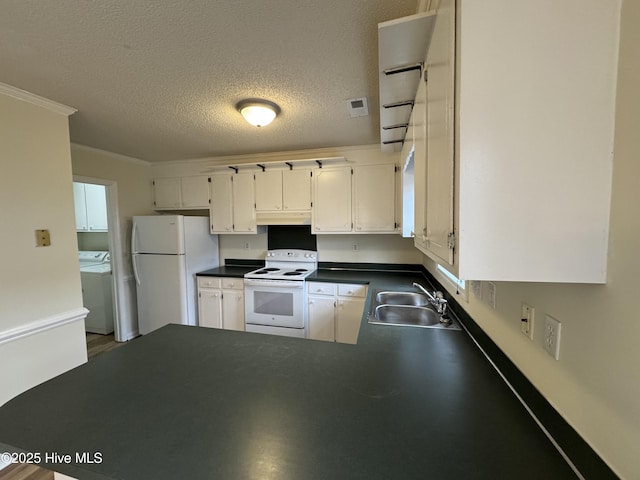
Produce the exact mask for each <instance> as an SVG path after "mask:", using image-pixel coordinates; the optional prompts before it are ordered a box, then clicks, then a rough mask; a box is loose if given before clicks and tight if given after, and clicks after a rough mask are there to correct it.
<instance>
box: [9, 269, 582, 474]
mask: <svg viewBox="0 0 640 480" xmlns="http://www.w3.org/2000/svg"><path fill="white" fill-rule="evenodd" d="M331 275H333V276H331ZM361 275H362V276H361ZM365 275H368V277H367V278H369V280H370V282H371V285H370V286H371V289H370V291H373V290H374V289H377V288H389V287H391V288H409V287H410V285H411V283H412V282H413V281H415V280H421V281H422V282H423V283H424V281H425V280H424V277H422V276H421V274H420V273H419V272H415V273H405V274H403V273H392V272H385V273H381V274H375V275H373V274H371V273H370V272H367V273H363V272H355V273H354V272H345V271H341V272H340V273H336V272H335V271H333V272H332V273H329V274H326V275H325V273H323V272H322V271H320V272H318V277H319V278H315V279H313V280H316V279H317V280H320V281H323V280H324V281H344V282H350V283H352V282H357V281H358V280H361V281H364V280H365V277H364V276H365ZM329 278H330V279H329ZM309 280H312V279H311V278H310V279H309ZM369 302H370V300H367V304H366V306H365V310H367V309H368V307H369ZM0 426H1V427H0V442H2V443H0V451H2V450H3V449H6V450H9V451H16V450H17V449H23V450H29V451H31V452H58V453H70V454H75V452H96V451H98V452H101V453H102V458H103V462H102V463H101V464H92V465H59V466H57V467H51V466H50V467H49V468H52V469H57V470H59V471H61V472H63V473H66V474H68V475H71V476H75V477H78V478H81V479H85V478H86V479H90V480H91V479H104V478H113V479H122V480H125V479H135V480H140V479H152V478H153V479H165V478H166V479H169V478H171V479H173V478H189V479H195V480H198V479H225V480H227V479H231V480H232V479H268V478H277V479H283V480H286V479H292V480H298V479H305V480H310V479H367V480H372V479H384V480H388V479H425V478H428V479H438V480H440V479H456V480H459V479H465V480H466V479H492V480H493V479H496V478H500V479H502V478H505V479H511V478H514V479H516V478H517V479H519V480H520V479H536V480H537V479H540V478H544V479H563V480H564V479H568V478H576V477H575V475H574V474H573V472H572V470H571V469H570V467H569V466H568V464H567V463H566V462H565V461H564V460H563V458H562V457H561V456H560V454H559V453H558V452H557V451H556V450H555V448H554V447H553V446H552V444H551V443H550V442H549V440H548V439H547V438H546V436H545V435H544V434H543V433H542V431H541V430H540V428H538V426H537V425H536V424H535V422H534V420H533V419H532V418H531V417H530V416H529V415H528V414H527V413H526V411H525V409H524V407H523V406H522V405H521V404H520V403H519V401H518V400H517V399H516V397H515V396H514V395H513V393H512V392H511V390H510V389H509V388H508V386H507V385H506V384H505V383H504V382H503V381H502V379H501V378H500V377H499V375H498V374H497V373H496V371H495V370H494V369H493V368H492V367H491V365H490V364H489V362H488V361H487V359H486V358H485V357H484V356H483V355H482V353H481V352H480V351H479V350H478V349H477V348H476V347H475V345H474V344H473V342H472V340H471V339H470V338H469V337H468V336H467V334H466V333H464V332H463V331H451V330H438V329H420V328H412V327H391V326H385V325H370V324H368V323H366V315H365V316H363V323H362V326H361V330H360V335H359V338H358V344H357V345H347V344H338V343H331V342H321V341H314V340H304V339H295V338H287V337H276V336H271V335H260V334H252V333H245V332H233V331H227V330H217V329H206V328H198V327H187V326H179V325H167V326H165V327H163V328H161V329H160V330H157V331H155V332H152V333H151V334H149V335H146V336H144V337H142V338H139V339H137V340H134V341H133V342H131V343H130V344H128V345H125V346H123V347H121V348H118V349H115V350H113V351H111V352H109V353H106V354H103V355H101V356H99V357H97V358H95V359H94V360H92V361H91V362H90V363H88V364H85V365H82V366H80V367H78V368H76V369H74V370H72V371H70V372H68V373H66V374H63V375H61V376H58V377H56V378H54V379H52V380H50V381H48V382H45V383H44V384H42V385H40V386H38V387H36V388H34V389H31V390H29V391H28V392H25V393H24V394H22V395H20V396H18V397H16V398H15V399H13V400H11V401H10V402H8V403H6V404H5V405H4V406H2V407H0Z"/></svg>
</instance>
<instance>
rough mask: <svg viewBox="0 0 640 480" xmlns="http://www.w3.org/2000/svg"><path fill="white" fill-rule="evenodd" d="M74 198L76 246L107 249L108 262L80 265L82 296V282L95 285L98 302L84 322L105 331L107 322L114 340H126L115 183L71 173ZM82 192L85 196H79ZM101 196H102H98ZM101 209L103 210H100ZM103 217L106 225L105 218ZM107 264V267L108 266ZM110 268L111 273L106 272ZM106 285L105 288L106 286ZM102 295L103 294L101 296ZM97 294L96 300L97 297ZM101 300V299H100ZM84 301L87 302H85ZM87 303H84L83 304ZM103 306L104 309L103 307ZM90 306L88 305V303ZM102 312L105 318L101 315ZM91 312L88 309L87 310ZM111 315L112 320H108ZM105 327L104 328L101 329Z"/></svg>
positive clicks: (97, 250) (80, 248)
mask: <svg viewBox="0 0 640 480" xmlns="http://www.w3.org/2000/svg"><path fill="white" fill-rule="evenodd" d="M73 182H74V198H75V208H76V231H77V234H78V249H79V250H82V251H96V252H104V251H107V252H109V255H108V259H107V260H108V262H109V264H108V265H107V264H106V262H105V261H104V260H103V261H102V262H101V263H102V267H100V265H99V263H100V262H98V264H96V265H95V266H86V267H84V268H83V269H81V272H87V273H81V275H83V298H84V297H85V295H87V294H88V292H84V290H85V283H86V284H87V286H89V288H92V289H98V290H99V291H97V292H92V293H91V294H92V295H97V297H96V296H93V297H92V298H93V300H92V301H93V302H98V303H97V304H96V305H98V309H99V311H96V312H95V313H96V316H95V319H94V320H91V321H90V320H89V319H87V325H89V324H91V327H88V329H87V331H88V332H89V329H92V331H93V333H101V334H102V333H104V334H109V333H107V332H108V330H110V328H109V326H112V327H113V336H114V339H115V341H116V342H125V341H127V340H130V338H132V337H131V336H130V335H128V334H127V333H126V332H127V331H128V330H129V329H128V328H126V326H125V325H124V324H123V322H124V321H125V319H126V318H128V316H129V315H128V314H127V312H126V302H125V301H124V300H125V298H126V297H125V296H126V292H125V289H124V287H123V285H124V278H123V276H124V273H123V272H124V263H123V253H122V237H121V232H120V223H119V221H118V218H119V214H118V186H117V183H116V182H115V181H113V180H105V179H100V178H93V177H83V176H78V175H74V176H73ZM82 194H84V197H82ZM101 196H102V198H101ZM83 199H84V205H83ZM83 207H84V210H85V213H84V215H85V217H84V218H85V219H86V224H85V225H86V226H84V227H83V224H82V220H83V213H82V209H83ZM102 209H104V211H102ZM105 219H106V225H105V224H104V220H105ZM109 267H110V268H109ZM106 271H110V272H111V273H110V274H106ZM107 287H108V288H107ZM101 295H102V296H103V297H101ZM96 298H97V300H96ZM100 302H102V303H100ZM85 303H86V302H85ZM85 306H87V305H85ZM102 307H104V311H102ZM87 308H89V310H91V308H90V306H87ZM102 315H104V316H105V317H106V318H101V316H102ZM89 316H91V312H90V313H89ZM111 319H112V323H110V322H111ZM103 330H104V332H103Z"/></svg>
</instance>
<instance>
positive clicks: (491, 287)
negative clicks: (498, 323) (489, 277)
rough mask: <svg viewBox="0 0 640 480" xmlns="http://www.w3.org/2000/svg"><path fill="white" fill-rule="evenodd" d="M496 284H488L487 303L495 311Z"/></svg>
mask: <svg viewBox="0 0 640 480" xmlns="http://www.w3.org/2000/svg"><path fill="white" fill-rule="evenodd" d="M496 290H497V288H496V284H495V283H493V282H487V303H488V304H489V306H490V307H491V308H493V309H494V310H495V309H496Z"/></svg>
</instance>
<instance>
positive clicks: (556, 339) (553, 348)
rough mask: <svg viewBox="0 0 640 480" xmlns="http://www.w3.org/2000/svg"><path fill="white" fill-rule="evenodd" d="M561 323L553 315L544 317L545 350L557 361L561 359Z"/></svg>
mask: <svg viewBox="0 0 640 480" xmlns="http://www.w3.org/2000/svg"><path fill="white" fill-rule="evenodd" d="M561 326H562V324H561V323H560V321H558V320H556V319H555V318H553V317H552V316H551V315H545V316H544V344H543V347H544V349H545V350H546V351H547V352H548V353H549V355H551V356H552V357H553V358H555V359H556V360H559V359H560V327H561Z"/></svg>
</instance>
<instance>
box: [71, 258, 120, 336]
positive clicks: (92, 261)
mask: <svg viewBox="0 0 640 480" xmlns="http://www.w3.org/2000/svg"><path fill="white" fill-rule="evenodd" d="M78 259H79V261H80V279H81V282H82V303H83V304H84V306H85V307H86V308H87V309H88V310H89V314H88V315H87V318H86V319H85V330H86V331H87V332H91V333H100V334H102V335H107V334H109V333H111V332H113V281H112V275H111V258H110V256H109V252H96V251H91V252H88V251H82V252H79V253H78Z"/></svg>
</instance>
